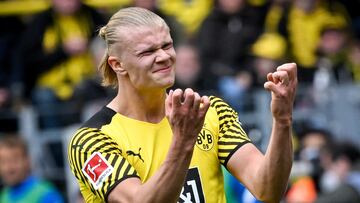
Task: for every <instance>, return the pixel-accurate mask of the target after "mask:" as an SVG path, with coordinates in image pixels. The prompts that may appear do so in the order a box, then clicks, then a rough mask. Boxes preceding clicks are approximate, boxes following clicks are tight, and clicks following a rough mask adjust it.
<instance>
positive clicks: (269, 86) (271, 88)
mask: <svg viewBox="0 0 360 203" xmlns="http://www.w3.org/2000/svg"><path fill="white" fill-rule="evenodd" d="M264 88H265V89H266V90H268V91H271V92H273V93H274V94H276V95H280V90H279V89H278V87H277V86H276V84H275V83H273V82H271V81H268V82H265V83H264Z"/></svg>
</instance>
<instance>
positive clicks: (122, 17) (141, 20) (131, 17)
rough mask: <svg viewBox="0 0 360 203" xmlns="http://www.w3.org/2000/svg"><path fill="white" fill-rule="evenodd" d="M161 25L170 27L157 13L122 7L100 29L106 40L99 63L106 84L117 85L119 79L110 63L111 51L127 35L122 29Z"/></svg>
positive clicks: (101, 35) (102, 36)
mask: <svg viewBox="0 0 360 203" xmlns="http://www.w3.org/2000/svg"><path fill="white" fill-rule="evenodd" d="M142 26H146V27H159V26H165V27H166V28H168V29H169V27H168V25H167V24H166V23H165V21H164V20H163V19H162V18H161V17H160V16H158V15H156V14H155V13H153V12H151V11H149V10H147V9H144V8H139V7H129V8H123V9H120V10H119V11H118V12H116V13H115V14H114V15H113V16H112V17H111V18H110V20H109V22H108V23H107V25H105V26H103V27H102V28H101V29H100V30H99V36H100V37H101V38H102V39H104V40H105V42H106V51H105V54H104V57H103V59H102V60H101V63H100V65H99V71H100V73H101V75H102V77H103V82H102V84H103V85H104V86H113V87H117V84H118V81H117V77H116V73H115V72H114V70H113V69H112V68H111V67H110V65H109V63H108V58H109V52H110V53H111V51H112V50H113V45H114V44H115V43H119V44H123V43H124V41H125V39H124V38H125V36H122V35H121V34H120V33H121V30H124V29H129V28H139V27H142Z"/></svg>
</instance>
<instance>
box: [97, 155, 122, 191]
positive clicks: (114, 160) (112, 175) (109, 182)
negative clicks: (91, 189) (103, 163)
mask: <svg viewBox="0 0 360 203" xmlns="http://www.w3.org/2000/svg"><path fill="white" fill-rule="evenodd" d="M109 158H110V156H109ZM118 158H119V156H117V155H115V157H114V159H113V160H112V162H111V166H113V167H114V166H115V163H116V162H117V160H118ZM114 172H115V171H113V172H112V174H111V175H110V176H109V177H108V181H107V182H106V183H104V186H103V188H102V189H101V191H102V193H103V194H104V196H105V194H106V192H105V185H109V186H108V188H109V187H110V186H111V181H112V180H113V178H114V176H115V173H114Z"/></svg>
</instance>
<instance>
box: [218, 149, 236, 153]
mask: <svg viewBox="0 0 360 203" xmlns="http://www.w3.org/2000/svg"><path fill="white" fill-rule="evenodd" d="M232 150H233V149H219V150H218V152H220V153H223V152H229V153H230V152H231V151H232Z"/></svg>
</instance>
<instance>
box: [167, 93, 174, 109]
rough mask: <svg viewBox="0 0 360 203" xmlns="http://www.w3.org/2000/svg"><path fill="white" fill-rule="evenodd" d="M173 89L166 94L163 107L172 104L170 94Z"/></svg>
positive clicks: (169, 106) (168, 106)
mask: <svg viewBox="0 0 360 203" xmlns="http://www.w3.org/2000/svg"><path fill="white" fill-rule="evenodd" d="M173 92H174V91H173V90H170V91H169V94H167V95H166V99H165V108H168V109H170V108H171V106H172V94H173Z"/></svg>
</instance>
